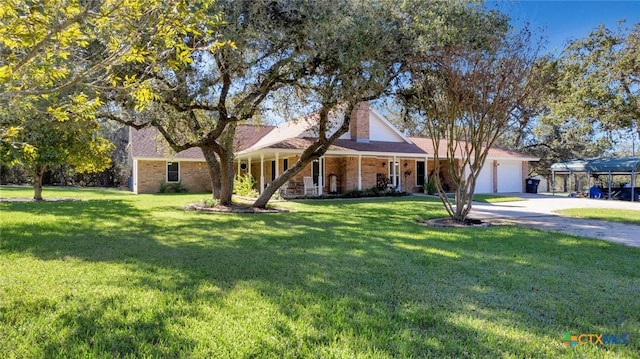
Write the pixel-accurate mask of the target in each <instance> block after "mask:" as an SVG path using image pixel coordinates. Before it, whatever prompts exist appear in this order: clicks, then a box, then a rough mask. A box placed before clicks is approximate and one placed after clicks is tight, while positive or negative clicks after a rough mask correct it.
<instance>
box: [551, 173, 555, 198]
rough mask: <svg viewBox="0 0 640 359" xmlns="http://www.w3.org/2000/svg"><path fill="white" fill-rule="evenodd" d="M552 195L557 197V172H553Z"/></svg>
mask: <svg viewBox="0 0 640 359" xmlns="http://www.w3.org/2000/svg"><path fill="white" fill-rule="evenodd" d="M551 194H552V195H553V196H555V195H556V171H551Z"/></svg>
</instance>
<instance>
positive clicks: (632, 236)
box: [469, 193, 640, 247]
mask: <svg viewBox="0 0 640 359" xmlns="http://www.w3.org/2000/svg"><path fill="white" fill-rule="evenodd" d="M514 195H515V196H519V197H525V198H527V200H526V201H517V202H502V203H479V202H474V203H473V208H472V209H471V214H470V215H469V216H470V217H471V218H478V219H483V220H487V221H507V222H513V223H518V224H522V225H525V226H529V227H533V228H538V229H544V230H548V231H554V232H561V233H567V234H573V235H577V236H582V237H588V238H596V239H603V240H607V241H610V242H615V243H621V244H625V245H628V246H633V247H640V226H637V225H632V224H622V223H613V222H607V221H597V220H592V219H579V218H569V217H563V216H561V215H559V214H556V213H553V211H556V210H559V209H567V208H617V209H625V210H635V211H638V217H639V218H640V202H626V201H616V200H611V201H609V200H598V199H588V198H569V197H566V195H564V196H560V195H556V196H552V195H546V194H522V193H518V194H514Z"/></svg>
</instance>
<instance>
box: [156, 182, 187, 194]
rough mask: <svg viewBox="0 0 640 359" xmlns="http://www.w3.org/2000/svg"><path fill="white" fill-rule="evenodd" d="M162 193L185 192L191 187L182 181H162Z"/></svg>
mask: <svg viewBox="0 0 640 359" xmlns="http://www.w3.org/2000/svg"><path fill="white" fill-rule="evenodd" d="M158 192H160V193H185V192H189V189H188V188H187V187H185V186H183V185H182V182H176V183H162V184H160V189H159V190H158Z"/></svg>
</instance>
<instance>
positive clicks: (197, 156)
mask: <svg viewBox="0 0 640 359" xmlns="http://www.w3.org/2000/svg"><path fill="white" fill-rule="evenodd" d="M274 128H275V127H274V126H253V125H239V126H238V127H237V128H236V135H235V138H234V139H233V145H234V149H235V150H236V151H241V150H243V149H246V148H249V147H251V146H252V145H254V144H255V143H256V142H258V140H260V139H261V138H263V137H264V136H265V135H266V134H268V133H269V132H271V130H273V129H274ZM131 155H132V156H133V157H134V158H158V159H164V158H175V159H190V160H204V155H203V154H202V151H201V150H200V149H199V148H197V147H195V148H190V149H188V150H185V151H182V152H179V153H177V154H174V153H173V151H172V150H171V148H170V147H169V145H168V144H167V143H166V141H165V140H164V138H162V136H161V135H160V133H158V130H156V129H155V128H154V127H147V128H143V129H140V130H135V129H131Z"/></svg>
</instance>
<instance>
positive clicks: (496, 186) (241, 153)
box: [129, 103, 539, 195]
mask: <svg viewBox="0 0 640 359" xmlns="http://www.w3.org/2000/svg"><path fill="white" fill-rule="evenodd" d="M354 111H356V113H355V114H354V116H353V117H352V121H351V126H350V129H349V131H348V132H347V133H345V134H344V135H343V136H341V137H340V138H339V139H338V140H337V141H336V142H335V143H333V145H331V146H330V148H329V149H328V151H327V152H326V154H325V155H324V156H323V157H322V158H320V159H318V160H315V161H313V162H312V163H311V164H309V165H308V166H307V167H306V168H305V169H304V170H302V171H301V172H300V173H298V174H296V175H295V176H294V177H293V178H292V179H291V180H290V181H289V182H288V183H287V184H286V188H282V189H281V190H283V193H284V194H285V195H287V194H290V195H300V194H309V193H313V194H323V193H344V192H347V191H350V190H354V189H368V188H372V187H381V188H383V187H387V188H388V187H391V188H396V189H399V190H404V191H408V192H421V191H422V186H423V185H424V183H425V182H426V181H427V179H428V176H429V175H430V174H432V172H433V170H434V168H435V162H434V152H435V150H434V148H433V144H432V141H431V140H430V139H428V138H420V137H407V136H405V135H404V134H402V133H401V132H400V131H399V130H398V129H396V128H395V127H394V126H393V125H392V124H391V123H390V122H389V121H388V120H386V119H385V118H384V116H382V115H381V114H380V113H379V112H378V111H376V110H375V109H373V108H371V107H370V106H369V104H368V103H362V104H360V105H358V106H357V108H356V109H355V110H354ZM313 138H314V131H313V121H311V120H309V119H300V120H297V121H292V122H287V123H283V124H281V125H278V126H262V125H260V126H250V125H241V126H238V128H237V133H236V138H235V139H234V148H235V163H234V168H236V170H235V171H236V174H241V175H243V174H247V173H250V174H251V175H252V176H253V177H254V178H255V179H256V182H257V185H256V187H257V188H256V189H257V190H258V191H262V189H264V188H265V187H266V185H267V184H268V183H269V182H270V181H272V180H273V179H275V178H276V177H277V176H278V175H279V174H280V173H281V172H283V171H284V170H286V169H287V168H288V167H289V166H290V165H293V163H295V161H297V159H298V157H299V155H300V154H301V153H302V151H303V150H304V149H305V148H306V147H307V146H308V145H309V144H310V143H311V142H312V140H313ZM129 151H130V152H129V154H130V160H131V161H132V183H131V189H132V190H133V192H135V193H155V192H158V189H159V188H160V185H161V184H163V183H171V182H181V183H182V185H184V186H185V187H187V188H188V189H189V190H190V191H194V192H196V191H210V190H211V183H210V179H209V173H208V169H207V165H206V163H205V161H204V156H203V154H202V152H201V150H200V149H199V148H192V149H189V150H186V151H182V152H180V153H177V154H175V153H172V151H170V150H168V146H166V145H165V144H164V140H163V139H162V138H161V136H159V135H158V133H157V131H156V130H155V129H153V128H146V129H142V130H134V129H131V130H130V144H129ZM444 151H446V143H443V144H442V145H441V146H440V152H441V153H440V156H441V157H443V158H444V157H445V152H444ZM537 160H539V159H538V158H533V157H530V156H527V155H524V154H521V153H518V152H515V151H511V150H507V149H503V148H497V147H494V148H491V149H490V151H489V154H488V157H487V159H486V162H485V165H484V168H483V169H482V171H481V173H480V176H479V178H478V181H477V184H476V193H507V192H523V191H524V189H525V178H526V176H527V174H528V167H529V161H537ZM441 167H442V169H441V171H443V170H444V166H441ZM441 177H442V178H443V181H444V186H445V188H447V187H448V188H452V186H453V184H452V183H451V181H450V179H449V178H448V176H447V174H446V173H445V172H444V171H443V172H442V173H441ZM309 190H311V192H309Z"/></svg>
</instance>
